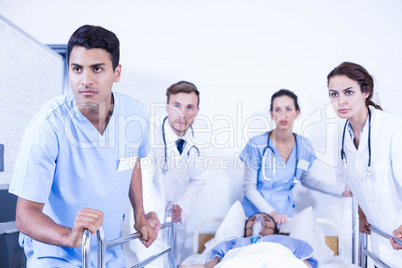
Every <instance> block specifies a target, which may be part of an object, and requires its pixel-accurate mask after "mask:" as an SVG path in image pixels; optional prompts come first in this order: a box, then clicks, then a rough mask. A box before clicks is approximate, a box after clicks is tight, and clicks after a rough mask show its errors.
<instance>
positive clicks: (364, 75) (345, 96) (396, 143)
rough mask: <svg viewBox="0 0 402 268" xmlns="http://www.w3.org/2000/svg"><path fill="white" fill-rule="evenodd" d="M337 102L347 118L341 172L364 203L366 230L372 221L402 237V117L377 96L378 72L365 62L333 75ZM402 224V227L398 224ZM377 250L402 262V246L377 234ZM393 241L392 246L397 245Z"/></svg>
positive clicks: (390, 259) (331, 94) (332, 92)
mask: <svg viewBox="0 0 402 268" xmlns="http://www.w3.org/2000/svg"><path fill="white" fill-rule="evenodd" d="M327 80H328V90H329V97H330V99H331V102H332V106H333V108H334V110H335V112H336V113H337V114H338V116H339V117H340V118H342V119H347V121H346V123H345V126H344V130H343V134H342V140H341V144H342V150H341V154H340V157H341V158H342V161H343V165H342V162H340V165H338V169H337V173H338V176H342V177H344V176H346V178H347V183H348V184H349V186H350V188H351V190H352V192H353V196H354V197H355V198H356V200H357V203H358V204H359V218H360V219H359V220H360V231H361V232H365V233H370V230H369V223H371V224H373V225H375V226H377V227H378V228H380V229H381V230H382V231H384V232H386V233H389V234H391V233H393V235H394V236H395V237H397V238H398V239H400V238H402V226H400V225H401V224H402V122H401V121H400V120H398V119H397V118H396V117H394V116H392V115H390V114H387V113H385V112H383V111H382V109H381V107H380V106H378V105H376V104H375V103H374V102H373V101H372V100H371V98H372V97H373V90H374V83H373V78H372V77H371V75H370V74H369V73H368V72H367V70H366V69H365V68H363V67H362V66H360V65H358V64H355V63H350V62H344V63H342V64H341V65H339V66H338V67H336V68H335V69H334V70H332V71H331V72H330V73H329V74H328V76H327ZM398 227H399V228H398ZM371 236H372V245H373V250H374V252H375V253H377V254H378V255H379V256H380V257H381V258H383V259H384V260H385V262H386V263H388V262H389V265H391V266H392V267H400V265H401V263H402V251H399V252H398V251H394V250H392V248H394V249H402V246H401V245H399V244H397V243H396V242H395V240H394V239H392V238H391V239H390V242H391V244H390V242H389V241H387V240H386V239H384V238H379V237H378V236H377V235H375V234H372V235H371ZM391 246H392V247H391Z"/></svg>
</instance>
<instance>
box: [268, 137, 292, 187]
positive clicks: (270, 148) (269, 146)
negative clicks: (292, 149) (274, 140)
mask: <svg viewBox="0 0 402 268" xmlns="http://www.w3.org/2000/svg"><path fill="white" fill-rule="evenodd" d="M271 133H272V131H270V132H268V138H267V146H266V147H265V148H264V150H263V152H262V157H265V152H266V150H267V149H269V150H271V152H272V155H273V157H274V158H275V157H276V154H275V151H274V149H273V148H272V147H271V145H270V137H271ZM293 136H294V137H295V146H296V155H295V158H296V159H295V171H294V173H293V182H295V183H296V182H297V180H296V174H297V161H298V159H299V148H298V146H297V137H296V134H294V133H293ZM262 168H263V172H264V179H265V180H268V179H266V178H265V166H263V167H262ZM274 168H275V169H276V167H275V166H274Z"/></svg>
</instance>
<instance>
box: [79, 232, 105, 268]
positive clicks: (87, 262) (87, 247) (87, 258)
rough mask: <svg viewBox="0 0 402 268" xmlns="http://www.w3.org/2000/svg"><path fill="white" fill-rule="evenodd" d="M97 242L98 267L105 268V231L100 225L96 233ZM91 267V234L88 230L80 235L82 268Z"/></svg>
mask: <svg viewBox="0 0 402 268" xmlns="http://www.w3.org/2000/svg"><path fill="white" fill-rule="evenodd" d="M96 236H97V241H98V256H97V260H98V267H99V268H106V260H105V255H106V244H105V231H104V229H103V225H101V226H100V227H99V229H98V231H96ZM89 267H91V232H90V231H89V230H88V229H85V230H84V233H83V234H82V268H89Z"/></svg>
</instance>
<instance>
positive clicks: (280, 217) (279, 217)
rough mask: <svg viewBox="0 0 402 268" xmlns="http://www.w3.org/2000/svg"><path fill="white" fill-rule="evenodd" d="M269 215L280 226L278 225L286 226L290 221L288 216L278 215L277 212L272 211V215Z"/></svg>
mask: <svg viewBox="0 0 402 268" xmlns="http://www.w3.org/2000/svg"><path fill="white" fill-rule="evenodd" d="M269 215H271V216H272V217H273V218H274V220H275V222H276V224H278V225H279V224H285V223H287V222H288V220H289V218H288V215H286V214H278V213H276V211H272V212H271V213H269Z"/></svg>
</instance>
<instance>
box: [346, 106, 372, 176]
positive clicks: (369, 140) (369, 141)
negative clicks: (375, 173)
mask: <svg viewBox="0 0 402 268" xmlns="http://www.w3.org/2000/svg"><path fill="white" fill-rule="evenodd" d="M368 116H369V129H368V139H367V143H368V151H369V157H368V164H367V174H366V175H370V173H371V112H370V110H369V112H368ZM348 122H349V120H346V122H345V126H344V127H343V134H342V148H341V160H342V162H343V164H344V168H345V171H347V160H346V153H345V149H344V147H345V132H346V126H347V125H348Z"/></svg>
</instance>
